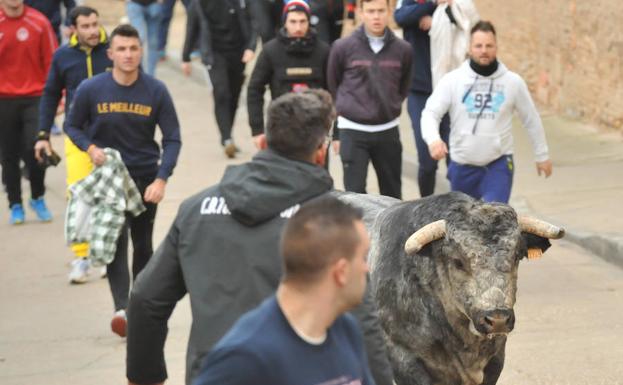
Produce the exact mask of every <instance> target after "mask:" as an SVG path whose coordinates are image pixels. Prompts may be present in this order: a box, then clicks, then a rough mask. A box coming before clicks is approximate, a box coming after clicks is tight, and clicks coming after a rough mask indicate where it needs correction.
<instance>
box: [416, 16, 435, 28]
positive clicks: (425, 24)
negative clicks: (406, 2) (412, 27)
mask: <svg viewBox="0 0 623 385" xmlns="http://www.w3.org/2000/svg"><path fill="white" fill-rule="evenodd" d="M432 24H433V18H432V17H431V16H429V15H426V16H422V17H421V18H420V25H419V27H420V29H421V30H422V31H428V30H429V29H430V26H431V25H432Z"/></svg>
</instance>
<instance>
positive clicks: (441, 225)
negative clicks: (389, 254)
mask: <svg viewBox="0 0 623 385" xmlns="http://www.w3.org/2000/svg"><path fill="white" fill-rule="evenodd" d="M517 222H518V223H519V227H520V228H521V231H522V232H524V233H529V234H534V235H536V236H538V237H543V238H548V239H560V238H562V237H564V236H565V229H563V228H561V227H557V226H555V225H552V224H551V223H547V222H545V221H542V220H540V219H536V218H532V217H519V219H518V220H517ZM445 235H446V221H445V220H443V219H441V220H439V221H435V222H431V223H429V224H427V225H426V226H424V227H422V228H421V229H419V230H418V231H416V232H415V233H413V234H412V235H411V236H410V237H409V239H407V241H406V242H405V252H406V253H407V255H413V254H415V253H417V252H418V251H420V250H421V249H422V248H423V247H424V246H426V245H428V244H429V243H431V242H433V241H436V240H438V239H441V238H443V237H445ZM530 250H534V249H530ZM530 250H529V251H528V253H530ZM532 253H534V252H532ZM533 255H534V254H533ZM528 256H530V255H528ZM530 259H532V258H530Z"/></svg>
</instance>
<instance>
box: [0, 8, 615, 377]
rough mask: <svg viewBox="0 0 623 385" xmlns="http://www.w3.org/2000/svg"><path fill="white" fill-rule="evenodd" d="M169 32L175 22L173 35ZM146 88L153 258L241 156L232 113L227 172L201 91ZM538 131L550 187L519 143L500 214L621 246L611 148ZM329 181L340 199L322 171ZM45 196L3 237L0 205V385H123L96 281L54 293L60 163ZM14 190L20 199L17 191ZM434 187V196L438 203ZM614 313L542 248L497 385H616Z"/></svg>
mask: <svg viewBox="0 0 623 385" xmlns="http://www.w3.org/2000/svg"><path fill="white" fill-rule="evenodd" d="M180 25H181V23H180V21H179V20H177V21H176V23H175V25H174V29H173V30H174V31H175V33H179V31H180V30H181V27H180ZM179 39H180V37H179V36H178V37H177V39H174V43H173V44H172V49H176V48H179ZM176 44H177V46H176ZM158 76H159V77H160V78H161V79H162V80H164V81H165V83H166V84H167V85H168V87H169V89H170V91H171V94H172V95H173V99H174V101H175V104H176V107H177V110H178V114H179V116H180V120H181V124H182V137H183V148H182V153H181V156H180V159H179V163H178V166H177V168H176V169H175V172H174V175H173V177H172V178H171V180H170V183H169V185H168V186H167V192H166V197H165V200H164V202H163V203H162V204H160V206H159V209H158V216H157V219H156V231H155V237H154V238H155V243H156V244H159V242H160V240H161V239H162V238H163V236H164V234H165V233H166V231H167V229H168V227H169V225H170V223H171V222H172V220H173V218H174V216H175V213H176V210H177V207H178V205H179V204H180V202H181V201H182V200H183V199H184V198H185V197H188V196H190V195H191V194H193V193H195V192H197V191H199V190H201V189H202V188H204V187H207V186H209V185H212V184H214V183H216V182H218V180H219V178H220V176H221V174H222V172H223V170H224V168H225V167H226V166H227V165H229V164H235V163H239V162H244V161H247V160H249V159H250V158H251V156H252V154H253V153H254V148H253V144H252V143H251V140H250V129H249V128H248V125H247V124H246V122H247V117H246V109H245V108H241V109H240V110H239V114H238V117H237V124H236V127H235V133H234V137H235V139H236V141H237V143H238V145H239V146H240V147H241V149H242V153H241V154H240V156H239V157H238V158H237V159H235V160H233V161H231V160H226V159H225V157H224V155H223V154H222V152H221V150H220V145H219V141H218V135H217V129H216V125H215V122H214V118H213V114H212V99H211V95H210V94H209V93H208V92H207V91H206V89H205V87H204V86H203V85H202V84H201V83H200V82H197V81H195V78H190V79H189V78H185V77H183V76H182V75H181V74H180V73H179V71H178V70H177V69H176V68H175V67H174V66H173V65H171V64H168V65H161V66H159V67H158ZM245 104H246V103H245V101H244V100H243V101H241V106H244V105H245ZM403 122H404V124H403V140H404V146H405V153H406V154H405V156H406V158H407V159H413V158H414V157H415V150H414V149H413V144H412V143H413V139H412V137H411V136H410V131H409V127H408V120H407V118H405V119H403ZM545 122H546V125H547V130H548V138H549V140H550V147H551V148H552V153H553V159H554V167H555V168H554V173H555V174H554V176H553V177H552V178H550V179H549V180H547V181H546V180H543V179H538V178H537V177H536V172H535V170H534V163H533V162H532V158H531V155H530V153H531V150H530V147H529V144H528V143H527V139H525V138H523V139H522V137H521V136H519V138H518V140H517V143H516V145H517V153H516V162H517V170H518V171H517V173H516V176H515V183H516V186H515V189H514V194H513V202H512V203H513V204H514V205H516V206H517V207H518V209H520V210H522V211H530V212H532V213H536V214H540V215H541V216H543V217H546V218H548V219H550V220H554V221H556V223H561V224H563V225H569V226H570V227H572V228H574V229H577V230H578V231H580V232H588V233H590V234H593V233H604V234H606V233H608V234H612V236H613V237H614V238H616V236H621V233H622V232H623V226H622V225H621V224H622V223H623V213H622V212H621V211H622V209H621V206H623V205H621V204H620V200H621V197H623V185H622V183H623V176H622V172H623V171H622V170H623V155H622V154H623V140H622V139H621V135H620V134H618V135H614V134H603V133H599V132H597V131H590V130H587V129H585V128H583V127H582V126H581V125H580V124H578V123H569V122H565V121H561V120H559V119H558V118H556V117H554V116H548V117H546V118H545ZM524 135H525V134H524ZM53 143H54V146H55V148H57V149H58V150H61V151H59V152H60V153H62V139H61V138H58V137H55V138H54V142H53ZM331 172H332V175H333V176H334V177H335V180H336V187H338V188H341V186H342V184H341V180H340V179H341V176H340V165H339V163H338V162H337V161H335V158H334V161H332V171H331ZM443 172H444V171H443V170H440V178H443ZM371 176H373V173H371ZM369 179H370V181H369V185H370V189H369V192H371V193H374V192H376V191H377V189H376V187H375V180H374V178H373V177H371V178H369ZM442 182H444V181H443V180H442ZM46 185H47V186H48V192H47V194H46V198H47V199H48V202H49V206H50V208H51V210H52V212H53V213H54V215H55V218H54V221H53V222H52V223H50V224H40V223H36V221H35V220H34V213H33V212H32V211H29V210H28V209H26V210H27V211H26V215H27V217H26V223H25V224H24V225H21V226H9V225H8V210H7V207H6V204H4V203H1V204H0V274H1V275H0V277H1V278H0V307H1V309H2V310H1V317H0V384H3V385H26V384H28V385H32V384H48V385H55V384H59V385H60V384H63V385H79V384H98V385H99V384H101V385H109V384H110V385H112V384H122V383H124V381H125V380H124V377H125V376H124V373H125V371H124V370H125V365H124V360H125V342H124V340H123V339H121V338H119V337H117V336H116V335H114V334H112V333H111V332H110V329H109V322H110V318H111V316H112V313H113V305H112V300H111V296H110V293H109V289H108V284H107V282H106V280H105V279H100V278H98V277H97V276H95V275H94V276H92V277H91V280H90V282H89V283H87V284H85V285H80V286H70V285H69V284H68V283H67V273H68V271H69V265H68V264H69V262H70V261H71V257H70V252H69V250H68V249H67V247H66V246H65V245H64V240H63V213H64V207H65V184H64V164H63V163H61V165H60V167H58V168H55V169H51V170H50V172H49V173H48V177H47V180H46ZM23 186H24V190H25V194H24V195H25V197H28V196H29V189H28V185H27V183H24V185H23ZM445 186H447V184H445V183H440V187H439V190H440V191H443V190H444V189H445V188H447V187H445ZM403 194H404V196H405V198H407V199H414V198H417V197H418V193H417V186H416V184H415V182H414V181H413V179H412V178H403ZM2 199H4V198H2ZM622 305H623V269H622V268H620V267H618V266H617V265H614V264H610V263H608V262H605V261H604V260H603V259H602V258H600V257H599V256H597V255H595V254H592V253H591V252H590V251H587V250H586V249H583V248H581V247H579V246H578V245H576V244H574V243H571V242H569V241H560V242H555V243H554V246H553V247H552V248H551V249H550V251H548V252H547V253H546V254H545V255H544V256H543V258H542V259H541V260H538V261H530V262H528V261H523V262H522V265H521V268H520V278H519V292H518V299H517V305H516V308H515V312H516V315H517V324H516V328H515V331H514V332H513V333H512V334H511V335H510V337H509V343H508V346H507V359H506V367H505V369H504V371H503V374H502V377H501V379H500V381H499V383H500V384H503V385H523V384H525V385H535V384H558V385H567V384H569V385H584V384H586V385H588V384H591V385H596V384H597V385H600V384H604V385H606V384H607V385H614V384H623V321H622V320H623V306H622ZM189 325H190V313H189V306H188V301H187V299H185V300H184V301H182V302H181V304H180V305H179V306H178V307H177V309H176V310H175V312H174V315H173V318H172V319H171V321H170V322H169V329H170V330H169V337H168V339H167V346H166V358H167V363H168V368H169V376H170V380H169V383H171V384H183V378H184V360H185V353H186V341H187V338H188V331H189ZM206 327H208V326H206Z"/></svg>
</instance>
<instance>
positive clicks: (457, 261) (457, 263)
mask: <svg viewBox="0 0 623 385" xmlns="http://www.w3.org/2000/svg"><path fill="white" fill-rule="evenodd" d="M452 263H453V264H454V267H455V268H457V269H458V270H462V271H465V264H464V263H463V261H461V260H460V259H458V258H453V259H452Z"/></svg>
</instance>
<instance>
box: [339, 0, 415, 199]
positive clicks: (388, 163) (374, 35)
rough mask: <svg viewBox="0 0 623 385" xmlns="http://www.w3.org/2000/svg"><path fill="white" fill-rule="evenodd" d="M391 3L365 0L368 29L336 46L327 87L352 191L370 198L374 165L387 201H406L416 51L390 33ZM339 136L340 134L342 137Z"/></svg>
mask: <svg viewBox="0 0 623 385" xmlns="http://www.w3.org/2000/svg"><path fill="white" fill-rule="evenodd" d="M388 8H389V6H388V1H387V0H363V1H362V4H361V9H360V12H361V18H362V20H363V25H362V26H361V27H360V28H359V29H357V30H356V31H355V32H354V33H353V34H352V35H350V36H349V37H346V38H344V39H340V40H338V41H336V42H335V43H334V45H333V47H332V49H331V54H330V56H329V69H328V71H327V82H328V84H329V90H330V91H331V94H332V95H333V98H334V100H335V105H336V109H337V114H338V120H337V127H338V128H339V139H340V140H339V141H336V142H334V148H335V149H336V151H338V150H339V152H340V156H341V158H342V165H343V169H344V187H345V189H346V190H347V191H354V192H359V193H365V192H366V177H367V173H368V163H369V161H370V160H371V161H372V165H373V166H374V169H375V170H376V175H377V178H378V181H379V189H380V192H381V194H382V195H387V196H391V197H394V198H399V199H400V198H401V180H400V175H401V171H402V145H401V143H400V136H399V132H398V123H399V118H400V110H401V106H402V102H403V100H404V99H405V98H406V97H407V94H408V92H409V86H410V80H411V62H412V61H413V54H412V49H411V46H410V45H409V43H407V42H405V41H404V40H402V39H400V38H397V37H396V36H395V35H394V33H393V32H392V31H391V30H390V29H389V28H387V23H388V16H389V13H388V12H389V9H388ZM336 134H338V132H337V131H336Z"/></svg>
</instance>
